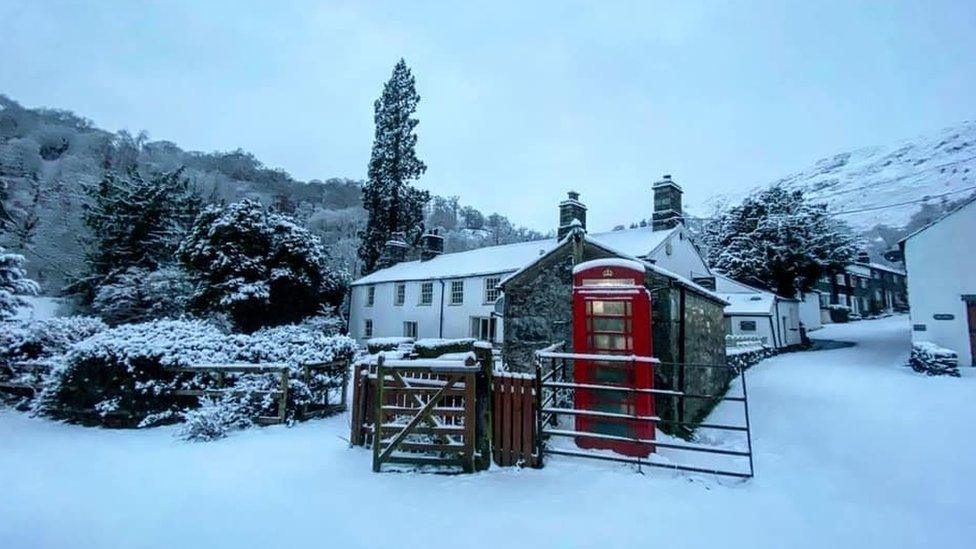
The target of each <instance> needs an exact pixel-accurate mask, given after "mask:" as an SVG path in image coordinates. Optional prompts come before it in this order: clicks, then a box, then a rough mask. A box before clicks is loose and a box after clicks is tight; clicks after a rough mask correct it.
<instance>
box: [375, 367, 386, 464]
mask: <svg viewBox="0 0 976 549" xmlns="http://www.w3.org/2000/svg"><path fill="white" fill-rule="evenodd" d="M383 362H384V357H383V355H382V354H381V355H380V357H379V358H378V359H377V360H376V391H375V395H376V401H375V402H374V403H373V412H374V414H373V472H374V473H379V472H380V445H381V444H382V443H383V378H384V376H385V375H386V372H384V371H383Z"/></svg>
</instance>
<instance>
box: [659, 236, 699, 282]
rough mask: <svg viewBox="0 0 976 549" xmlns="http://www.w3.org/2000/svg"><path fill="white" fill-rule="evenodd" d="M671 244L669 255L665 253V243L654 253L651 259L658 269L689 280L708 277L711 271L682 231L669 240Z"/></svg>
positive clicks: (666, 245)
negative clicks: (660, 268) (661, 268)
mask: <svg viewBox="0 0 976 549" xmlns="http://www.w3.org/2000/svg"><path fill="white" fill-rule="evenodd" d="M669 241H670V243H671V253H670V254H668V253H667V249H668V244H667V242H666V243H665V244H664V245H663V246H661V248H659V249H658V251H657V252H655V253H654V254H653V255H652V256H651V259H653V260H654V264H655V265H657V266H658V267H663V268H665V269H667V270H669V271H671V272H672V273H674V274H676V275H680V276H683V277H685V278H687V279H689V280H691V278H692V277H696V276H709V275H710V273H711V271H709V270H708V266H706V265H705V262H704V261H703V260H702V257H701V255H700V254H699V253H698V250H696V249H695V247H694V246H693V245H692V244H691V239H689V238H688V235H687V234H684V231H683V230H682V231H678V232H676V233H675V234H674V235H672V236H671V238H670V239H669Z"/></svg>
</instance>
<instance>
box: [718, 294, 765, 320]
mask: <svg viewBox="0 0 976 549" xmlns="http://www.w3.org/2000/svg"><path fill="white" fill-rule="evenodd" d="M722 297H723V298H724V299H725V301H728V302H729V304H728V305H727V306H726V307H725V314H726V316H731V315H772V314H773V313H772V311H773V304H774V303H775V301H776V296H775V295H773V294H771V293H769V292H759V293H741V294H739V293H735V294H722Z"/></svg>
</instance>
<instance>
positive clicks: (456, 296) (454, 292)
mask: <svg viewBox="0 0 976 549" xmlns="http://www.w3.org/2000/svg"><path fill="white" fill-rule="evenodd" d="M462 303H464V281H463V280H452V281H451V305H460V304H462Z"/></svg>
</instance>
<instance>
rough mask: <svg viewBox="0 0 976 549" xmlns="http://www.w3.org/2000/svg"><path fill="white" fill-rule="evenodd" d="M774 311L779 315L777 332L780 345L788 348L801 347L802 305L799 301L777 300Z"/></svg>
mask: <svg viewBox="0 0 976 549" xmlns="http://www.w3.org/2000/svg"><path fill="white" fill-rule="evenodd" d="M773 311H774V312H776V313H777V314H778V322H777V325H776V331H777V333H778V335H779V341H780V345H781V346H783V347H788V346H790V345H799V344H800V342H801V339H800V304H799V303H798V302H797V301H786V300H781V299H777V300H776V306H774V307H773Z"/></svg>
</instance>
